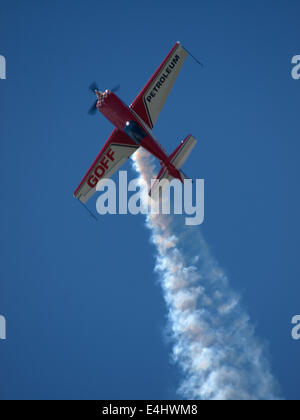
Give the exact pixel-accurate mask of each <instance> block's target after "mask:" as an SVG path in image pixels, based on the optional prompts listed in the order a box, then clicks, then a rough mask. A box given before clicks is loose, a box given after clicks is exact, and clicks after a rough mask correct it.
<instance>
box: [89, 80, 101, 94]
mask: <svg viewBox="0 0 300 420" xmlns="http://www.w3.org/2000/svg"><path fill="white" fill-rule="evenodd" d="M89 89H90V91H91V92H93V93H95V90H99V89H98V86H97V84H96V82H93V83H92V84H91V85H90V86H89Z"/></svg>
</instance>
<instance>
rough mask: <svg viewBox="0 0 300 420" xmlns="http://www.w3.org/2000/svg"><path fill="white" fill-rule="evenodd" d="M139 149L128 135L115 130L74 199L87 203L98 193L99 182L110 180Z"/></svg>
mask: <svg viewBox="0 0 300 420" xmlns="http://www.w3.org/2000/svg"><path fill="white" fill-rule="evenodd" d="M138 147H139V146H138V145H137V144H136V143H134V142H133V141H132V140H131V139H130V137H128V136H127V134H125V133H123V132H122V131H120V130H117V129H116V128H115V129H114V131H113V132H112V134H111V135H110V137H109V138H108V140H107V141H106V143H105V145H104V146H103V148H102V149H101V151H100V153H99V154H98V156H97V157H96V159H95V161H94V162H93V164H92V166H91V167H90V169H89V170H88V172H87V173H86V175H85V176H84V177H83V179H82V181H81V182H80V184H79V185H78V187H77V189H76V190H75V192H74V197H76V198H78V199H79V200H80V201H81V202H82V203H85V202H86V201H87V200H88V199H89V198H91V197H92V195H93V194H94V193H95V192H96V186H97V183H98V181H99V180H100V179H103V178H110V177H111V176H112V174H113V173H114V172H116V171H117V170H118V169H119V168H120V167H121V166H122V165H123V163H124V162H126V160H127V159H128V158H129V157H130V156H131V155H132V153H134V152H135V151H136V150H137V149H138Z"/></svg>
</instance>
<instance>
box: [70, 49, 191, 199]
mask: <svg viewBox="0 0 300 420" xmlns="http://www.w3.org/2000/svg"><path fill="white" fill-rule="evenodd" d="M187 54H188V52H187V51H186V50H185V49H184V48H183V46H182V45H181V44H180V42H177V43H176V44H175V45H174V47H173V48H172V49H171V51H170V52H169V54H168V55H167V57H166V58H165V59H164V60H163V62H162V63H161V65H160V66H159V67H158V69H157V70H156V71H155V73H154V74H153V76H152V77H151V78H150V80H149V81H148V83H147V84H146V85H145V87H144V88H143V89H142V90H141V92H140V93H139V94H138V96H137V97H136V99H135V100H134V101H133V102H132V104H131V105H130V106H127V105H126V104H125V103H124V102H123V101H122V100H121V99H120V98H119V97H118V96H117V95H115V93H113V92H112V91H110V90H106V91H105V92H100V91H99V90H98V88H97V87H96V86H95V85H93V86H91V89H92V90H93V92H94V93H95V94H96V95H97V101H96V102H95V104H94V106H93V107H92V108H91V110H90V111H91V112H93V110H95V111H96V110H97V109H98V110H99V111H100V112H101V113H102V114H103V115H104V116H105V117H106V118H107V119H108V120H109V121H110V122H111V123H112V124H113V125H114V126H115V129H114V130H113V132H112V134H111V135H110V137H109V138H108V140H107V141H106V143H105V145H104V146H103V148H102V149H101V151H100V153H99V154H98V156H97V157H96V159H95V161H94V162H93V164H92V166H91V167H90V169H89V170H88V172H87V173H86V175H85V176H84V177H83V179H82V181H81V182H80V184H79V186H78V187H77V189H76V190H75V192H74V196H75V197H76V198H78V199H79V200H80V201H81V202H82V203H86V201H87V200H88V199H89V198H90V197H91V196H92V195H93V194H94V193H95V191H96V186H97V183H98V181H99V180H100V179H103V178H109V177H111V176H112V174H113V173H114V172H116V171H117V170H118V169H119V168H120V167H121V166H122V165H123V163H124V162H125V161H126V160H127V159H128V158H129V157H130V156H131V155H132V154H133V153H134V152H135V151H136V150H137V149H138V148H139V147H143V148H144V149H146V150H148V151H149V152H150V153H151V154H152V155H154V156H155V157H156V158H157V159H158V160H159V161H160V164H161V166H162V168H161V170H160V172H159V174H158V176H157V183H158V181H159V180H161V179H164V178H167V179H172V178H176V179H179V180H180V181H181V182H183V180H184V178H186V177H185V176H184V174H183V172H182V171H180V168H181V166H182V165H183V164H184V162H185V161H186V159H187V157H188V156H189V154H190V153H191V151H192V149H193V147H194V146H195V144H196V140H195V139H194V137H193V136H192V135H190V134H189V135H188V136H187V137H186V138H185V139H184V140H183V141H182V142H181V143H180V144H179V146H178V147H177V148H176V149H175V150H174V152H173V153H171V155H168V154H167V153H166V152H165V151H164V149H163V148H162V146H161V145H160V144H159V143H158V141H157V140H156V139H155V137H154V135H153V133H152V128H153V126H154V124H155V122H156V120H157V118H158V116H159V114H160V111H161V110H162V108H163V106H164V104H165V102H166V99H167V97H168V95H169V93H170V91H171V89H172V86H173V84H174V82H175V80H176V78H177V76H178V74H179V71H180V69H181V67H182V65H183V63H184V61H185V59H186V56H187ZM154 189H155V184H154V186H153V188H152V193H153V190H154ZM149 194H150V195H151V192H149Z"/></svg>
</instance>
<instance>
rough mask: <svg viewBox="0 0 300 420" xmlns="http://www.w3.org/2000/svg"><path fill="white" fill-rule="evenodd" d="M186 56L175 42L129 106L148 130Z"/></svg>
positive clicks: (158, 112) (155, 118) (153, 122)
mask: <svg viewBox="0 0 300 420" xmlns="http://www.w3.org/2000/svg"><path fill="white" fill-rule="evenodd" d="M186 56H187V52H186V50H185V49H184V48H183V47H182V45H181V44H180V42H176V44H175V45H174V47H173V48H172V49H171V51H170V52H169V54H168V55H167V57H166V58H165V59H164V61H163V62H162V63H161V65H160V66H159V67H158V69H157V70H156V72H155V73H154V74H153V76H152V77H151V79H150V80H149V81H148V83H147V84H146V85H145V87H144V88H143V89H142V90H141V92H140V93H139V94H138V96H137V97H136V99H135V100H134V101H133V103H132V104H131V105H130V106H131V108H132V109H133V110H134V111H135V112H136V113H137V114H138V115H139V116H140V117H141V118H142V119H143V121H144V122H145V123H146V124H148V126H149V127H150V128H152V127H153V125H154V124H155V122H156V120H157V118H158V116H159V114H160V111H161V110H162V108H163V106H164V104H165V102H166V100H167V97H168V96H169V93H170V91H171V89H172V86H173V84H174V82H175V80H176V78H177V76H178V74H179V71H180V69H181V67H182V65H183V63H184V61H185V59H186Z"/></svg>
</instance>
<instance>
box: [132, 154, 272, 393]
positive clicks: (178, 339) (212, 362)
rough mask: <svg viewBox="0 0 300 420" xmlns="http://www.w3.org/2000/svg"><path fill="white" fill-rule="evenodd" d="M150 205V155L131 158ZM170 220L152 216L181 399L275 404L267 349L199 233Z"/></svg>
mask: <svg viewBox="0 0 300 420" xmlns="http://www.w3.org/2000/svg"><path fill="white" fill-rule="evenodd" d="M133 162H134V168H135V169H136V171H137V172H138V173H139V174H140V179H139V182H140V185H141V188H142V189H144V194H143V199H144V200H148V196H147V191H148V187H147V184H148V185H150V183H149V181H150V179H151V178H154V176H153V175H154V173H153V169H154V168H153V166H152V163H151V158H150V157H149V154H148V153H147V152H145V151H144V150H139V151H138V152H137V153H135V155H134V157H133ZM176 220H177V219H176V218H175V217H174V216H173V217H171V216H164V215H147V216H146V226H147V227H148V229H149V230H150V231H151V239H152V242H153V243H154V245H155V247H156V250H157V253H156V265H155V271H156V272H157V273H158V277H159V281H160V283H161V286H162V288H163V292H164V298H165V301H166V303H167V308H168V329H169V331H170V335H171V339H172V342H173V350H172V358H173V360H174V361H175V362H177V363H178V364H179V366H180V367H181V370H182V372H183V377H184V379H183V381H182V383H181V385H180V388H179V390H178V393H179V395H180V396H182V397H183V398H186V399H205V400H237V399H244V400H250V399H251V400H253V399H259V400H260V399H266V400H269V399H276V398H277V388H278V386H277V383H276V380H275V379H274V378H273V376H272V375H271V373H270V367H269V364H268V361H267V360H266V358H265V356H264V348H263V345H262V344H261V343H260V342H259V341H258V339H257V338H256V337H255V334H254V329H253V327H252V326H251V323H250V320H249V317H248V315H247V314H246V313H245V311H244V310H243V309H242V308H241V305H240V303H239V297H238V296H237V295H236V294H234V293H233V292H232V291H231V290H230V288H229V286H228V280H227V278H226V275H225V273H224V272H223V270H222V269H221V268H220V267H219V265H218V263H217V262H216V261H215V259H214V258H213V257H212V255H211V254H210V251H209V249H208V246H207V244H206V242H205V240H204V239H203V237H202V235H201V233H200V232H199V229H197V228H193V227H190V226H189V227H185V226H184V223H183V220H180V223H177V226H176Z"/></svg>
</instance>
